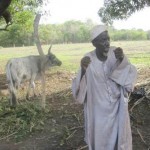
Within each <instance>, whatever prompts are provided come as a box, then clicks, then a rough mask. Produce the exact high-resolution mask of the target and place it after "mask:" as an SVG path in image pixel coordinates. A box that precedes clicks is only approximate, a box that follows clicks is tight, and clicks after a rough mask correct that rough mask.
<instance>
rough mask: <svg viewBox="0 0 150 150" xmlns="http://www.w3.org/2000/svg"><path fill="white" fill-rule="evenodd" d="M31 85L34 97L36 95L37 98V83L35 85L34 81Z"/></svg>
mask: <svg viewBox="0 0 150 150" xmlns="http://www.w3.org/2000/svg"><path fill="white" fill-rule="evenodd" d="M31 85H32V88H33V95H34V97H36V93H35V83H34V81H33V82H32V83H31Z"/></svg>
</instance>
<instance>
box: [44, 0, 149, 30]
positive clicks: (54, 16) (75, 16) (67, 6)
mask: <svg viewBox="0 0 150 150" xmlns="http://www.w3.org/2000/svg"><path fill="white" fill-rule="evenodd" d="M102 6H103V0H50V3H49V4H48V5H47V8H46V9H48V10H50V16H49V17H48V18H46V19H43V21H42V22H46V23H50V24H57V23H58V24H59V23H64V22H65V21H68V20H80V21H82V22H85V21H86V20H87V19H91V20H92V21H93V22H94V23H97V24H101V21H100V17H99V16H98V14H97V12H98V10H99V8H100V7H102ZM149 16H150V7H149V8H144V9H143V10H141V11H139V12H136V13H135V14H133V15H132V16H131V17H129V18H128V19H127V20H120V21H114V24H113V26H114V27H115V28H116V29H133V28H135V29H143V30H150V20H149Z"/></svg>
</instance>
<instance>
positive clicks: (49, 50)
mask: <svg viewBox="0 0 150 150" xmlns="http://www.w3.org/2000/svg"><path fill="white" fill-rule="evenodd" d="M51 48H52V44H51V45H50V47H49V49H48V55H50V52H51Z"/></svg>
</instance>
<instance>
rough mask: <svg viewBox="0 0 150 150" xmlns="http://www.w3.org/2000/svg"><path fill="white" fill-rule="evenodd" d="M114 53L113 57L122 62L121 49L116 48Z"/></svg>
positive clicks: (122, 54)
mask: <svg viewBox="0 0 150 150" xmlns="http://www.w3.org/2000/svg"><path fill="white" fill-rule="evenodd" d="M114 53H115V57H116V59H117V60H120V61H122V60H123V58H124V53H123V49H122V48H120V47H117V48H116V49H115V50H114Z"/></svg>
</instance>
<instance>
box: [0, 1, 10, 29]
mask: <svg viewBox="0 0 150 150" xmlns="http://www.w3.org/2000/svg"><path fill="white" fill-rule="evenodd" d="M10 3H11V0H1V1H0V17H3V18H4V20H5V22H6V26H5V28H4V30H6V29H7V27H8V26H9V23H10V24H11V14H10V12H9V10H7V8H8V6H9V5H10ZM2 30H3V29H2Z"/></svg>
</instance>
